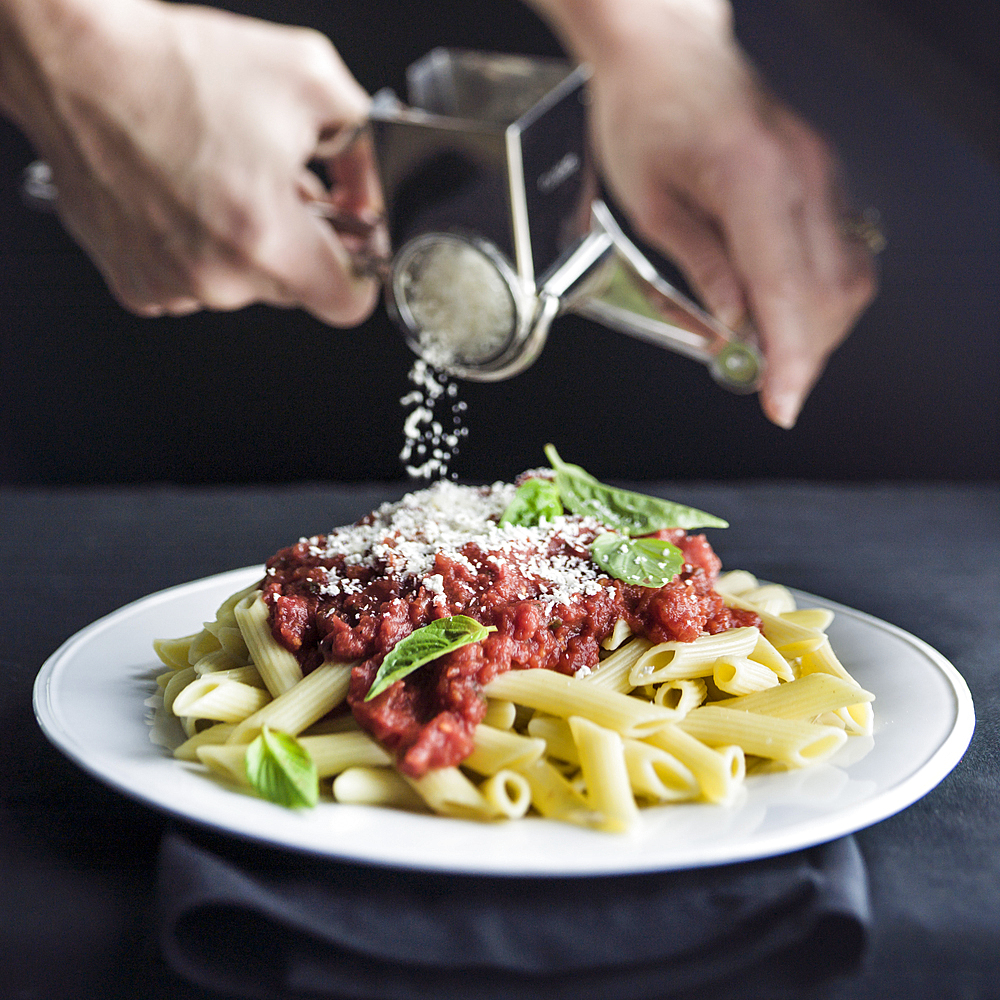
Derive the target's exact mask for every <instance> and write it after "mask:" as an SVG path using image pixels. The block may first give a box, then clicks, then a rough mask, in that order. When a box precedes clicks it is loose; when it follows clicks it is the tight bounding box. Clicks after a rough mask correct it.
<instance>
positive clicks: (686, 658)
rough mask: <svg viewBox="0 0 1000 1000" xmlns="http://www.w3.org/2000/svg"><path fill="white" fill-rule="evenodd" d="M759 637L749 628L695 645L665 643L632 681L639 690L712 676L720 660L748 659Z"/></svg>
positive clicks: (642, 660)
mask: <svg viewBox="0 0 1000 1000" xmlns="http://www.w3.org/2000/svg"><path fill="white" fill-rule="evenodd" d="M759 635H760V632H759V631H758V630H757V629H756V628H753V627H748V628H734V629H729V631H727V632H719V633H718V634H716V635H702V636H699V637H698V638H697V639H695V640H694V642H661V643H659V644H658V645H656V646H652V647H651V648H650V649H648V650H646V652H645V653H644V654H643V655H642V656H640V657H639V659H638V660H637V661H636V663H635V666H633V667H632V671H631V673H630V674H629V682H630V683H631V684H632V686H633V687H639V685H641V684H658V683H660V682H662V681H673V680H680V679H682V678H685V677H711V676H712V675H713V674H714V672H715V661H716V660H719V659H721V658H722V657H727V656H746V655H747V654H748V653H750V652H751V651H752V650H753V649H754V647H755V646H756V645H757V639H758V637H759Z"/></svg>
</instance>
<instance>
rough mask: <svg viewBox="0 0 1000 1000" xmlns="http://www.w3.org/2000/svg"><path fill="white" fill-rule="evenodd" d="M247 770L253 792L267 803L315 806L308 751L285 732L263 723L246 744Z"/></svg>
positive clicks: (316, 784)
mask: <svg viewBox="0 0 1000 1000" xmlns="http://www.w3.org/2000/svg"><path fill="white" fill-rule="evenodd" d="M246 772H247V779H248V780H249V782H250V784H251V785H252V786H253V788H254V791H256V792H257V794H258V795H259V796H260V797H261V798H264V799H267V800H268V801H269V802H276V803H277V804H278V805H279V806H289V807H293V808H294V807H297V806H314V805H316V800H317V798H318V797H319V779H318V778H317V776H316V765H315V764H314V763H313V759H312V757H310V756H309V751H308V750H306V749H305V747H303V746H302V744H301V743H300V742H299V741H298V740H297V739H296V738H295V737H294V736H289V735H288V733H280V732H276V731H275V730H272V729H270V728H269V727H268V726H264V728H263V729H262V730H261V733H260V736H258V737H257V739H255V740H254V741H253V742H252V743H251V744H250V745H249V746H248V747H247V755H246Z"/></svg>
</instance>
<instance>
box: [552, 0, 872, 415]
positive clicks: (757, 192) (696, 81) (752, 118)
mask: <svg viewBox="0 0 1000 1000" xmlns="http://www.w3.org/2000/svg"><path fill="white" fill-rule="evenodd" d="M533 2H534V3H535V5H536V6H537V7H538V8H539V10H540V11H541V12H542V13H543V14H547V15H548V16H549V17H550V19H551V20H552V21H553V22H554V24H555V26H556V28H557V30H560V32H561V33H562V34H563V36H564V38H565V39H566V41H567V43H568V45H569V47H570V48H571V49H572V50H573V52H574V54H575V55H576V56H577V57H578V58H580V59H581V60H584V61H587V62H589V63H590V64H591V66H592V67H593V77H592V79H591V96H592V106H591V130H592V141H593V143H594V146H595V153H596V155H597V158H598V161H599V165H600V167H601V169H602V173H603V176H604V177H605V179H606V181H607V182H608V184H609V186H610V188H611V190H612V192H613V194H614V195H615V197H616V199H617V200H618V202H619V203H620V204H621V206H622V207H623V208H624V209H625V211H626V212H627V213H628V215H629V218H630V220H631V221H632V223H633V225H634V226H635V228H636V231H637V232H638V233H639V235H640V236H642V237H643V238H644V239H645V240H647V241H648V242H649V243H651V244H652V245H653V246H655V247H656V248H657V249H659V250H661V251H662V252H663V253H664V254H665V255H666V256H667V257H668V258H670V259H671V260H673V261H674V262H675V263H676V264H677V265H678V266H679V267H680V269H681V270H682V271H683V272H684V274H685V277H686V278H687V279H688V280H689V282H690V284H691V285H692V287H693V289H694V290H695V292H696V293H697V294H698V295H699V297H700V298H701V299H702V301H703V302H704V304H705V306H706V307H707V308H708V309H709V310H710V311H711V312H712V313H714V314H715V315H716V316H717V317H718V318H719V319H720V320H721V321H722V322H723V323H725V324H726V325H727V326H729V327H731V328H733V329H739V328H740V327H741V326H743V324H744V323H746V322H747V321H750V322H752V323H753V325H754V326H756V328H757V330H758V332H759V336H760V340H761V346H762V348H763V351H764V355H765V358H766V361H767V372H766V376H765V381H764V384H763V387H762V389H761V403H762V405H763V408H764V411H765V413H766V414H767V416H768V417H769V418H770V419H771V420H772V421H774V422H775V423H776V424H779V425H781V426H782V427H791V426H792V425H793V424H794V423H795V420H796V417H797V415H798V413H799V410H800V408H801V406H802V403H803V401H804V400H805V398H806V396H807V394H808V393H809V390H810V389H811V388H812V386H813V384H814V382H815V381H816V379H817V378H818V377H819V375H820V373H821V372H822V370H823V367H824V365H825V363H826V360H827V358H828V357H829V355H830V353H831V352H832V351H833V349H834V348H835V347H836V346H837V345H838V344H839V343H840V342H841V341H842V340H843V339H844V338H845V337H846V336H847V334H848V332H849V331H850V329H851V327H852V326H853V325H854V323H855V321H856V320H857V319H858V317H859V316H860V315H861V313H862V312H863V311H864V309H865V308H866V307H867V305H868V304H869V302H870V301H871V299H872V297H873V296H874V293H875V273H874V267H873V264H872V258H871V253H870V252H869V250H868V248H867V246H866V245H865V243H864V242H863V241H861V240H858V239H857V238H852V237H851V236H850V235H848V234H847V233H845V225H844V224H845V220H846V213H847V206H846V204H845V198H844V194H843V190H842V188H841V185H840V183H839V179H838V166H837V161H836V159H835V157H834V155H833V153H832V151H831V149H830V148H829V146H828V145H827V143H826V142H825V141H824V140H823V139H822V138H820V137H819V136H818V135H817V134H816V133H815V132H814V131H813V130H812V129H810V128H809V127H808V126H807V125H806V124H805V123H804V122H803V121H802V120H801V119H799V118H798V117H797V116H796V115H795V114H794V113H793V112H792V111H791V110H789V109H788V108H787V107H785V106H784V105H782V104H781V103H780V102H779V101H778V100H777V99H776V98H775V97H774V96H773V95H772V94H770V93H769V92H768V91H767V89H766V87H765V86H764V85H763V84H762V82H761V80H760V79H759V78H758V76H757V75H756V73H755V72H754V70H753V68H752V67H751V66H750V65H749V63H748V62H747V60H746V58H745V57H744V55H743V54H742V52H741V51H740V49H739V47H738V45H737V44H736V41H735V39H734V36H733V32H732V25H731V10H730V8H729V5H728V3H726V2H724V0H533Z"/></svg>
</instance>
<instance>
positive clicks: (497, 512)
mask: <svg viewBox="0 0 1000 1000" xmlns="http://www.w3.org/2000/svg"><path fill="white" fill-rule="evenodd" d="M514 492H515V487H514V486H513V485H511V484H508V483H495V484H493V486H490V487H472V486H460V485H458V484H456V483H452V482H449V481H447V480H441V481H439V482H437V483H434V485H432V486H430V487H428V488H427V489H424V490H418V491H416V492H413V493H408V494H407V495H406V496H404V497H403V498H402V499H401V500H400V501H398V502H397V503H391V504H383V505H382V506H381V507H379V508H378V509H377V510H376V511H375V512H374V514H373V515H372V516H371V518H370V519H369V522H370V523H361V524H355V525H351V526H349V527H343V528H336V529H334V530H333V531H331V532H330V533H329V534H328V535H325V536H314V537H313V538H310V539H302V541H303V542H306V543H307V544H308V545H309V554H310V555H311V556H316V557H319V558H330V557H334V556H341V557H343V561H344V565H345V566H359V565H360V566H366V567H373V568H376V567H377V568H379V569H383V570H384V571H385V572H386V573H388V574H391V575H393V576H396V577H399V578H400V579H402V580H411V581H415V582H418V583H420V584H422V585H423V586H424V587H425V588H426V589H427V590H429V591H430V592H432V593H434V594H436V595H439V596H441V597H442V598H443V595H444V580H443V578H442V577H441V575H440V573H436V572H435V571H434V565H435V558H436V556H437V555H438V553H441V554H442V555H444V556H446V557H447V558H448V559H451V560H453V561H455V562H456V563H458V564H460V565H462V566H465V567H466V568H468V569H469V570H470V571H472V572H475V567H474V566H473V565H472V563H470V562H469V560H468V559H467V558H466V557H465V555H464V554H463V552H462V549H463V548H464V547H465V546H467V545H468V544H469V542H470V541H472V542H475V543H476V545H477V546H478V548H479V549H480V550H481V551H482V552H484V553H490V560H489V561H492V562H494V564H495V565H499V563H500V561H502V560H510V561H512V562H515V563H516V564H517V565H518V567H519V569H520V571H521V573H522V574H523V575H525V576H526V577H530V578H532V579H534V580H535V581H536V582H537V584H538V588H539V593H538V596H537V599H538V600H540V601H541V602H542V603H543V604H544V605H547V606H548V607H549V608H552V607H555V606H556V605H559V604H565V603H566V602H567V601H569V600H570V599H572V598H573V597H575V596H578V595H583V596H590V595H593V594H597V593H599V592H600V591H601V589H602V584H601V581H602V580H603V581H605V582H606V581H607V579H608V578H607V575H606V574H605V573H603V572H602V571H601V570H600V569H599V568H598V567H597V566H596V565H595V564H594V563H593V562H592V561H591V560H590V558H589V556H578V555H576V554H574V553H573V552H567V551H565V549H563V550H562V551H559V552H557V553H556V554H555V555H549V554H548V549H549V544H550V542H553V541H555V542H558V543H564V542H565V543H568V544H569V545H570V546H573V545H574V543H575V542H578V543H579V546H578V547H579V549H580V550H581V552H584V553H586V552H587V550H588V548H589V543H590V541H591V539H592V538H593V536H594V533H595V532H596V531H599V530H600V527H601V526H600V524H599V522H598V521H597V520H595V519H594V518H587V517H584V518H581V517H577V516H569V517H556V518H554V519H553V520H552V521H550V522H544V523H543V524H541V525H538V526H536V527H523V526H517V525H500V524H498V523H497V522H498V521H499V518H500V516H501V515H502V514H503V512H504V510H505V509H506V508H507V506H508V505H509V504H510V502H511V500H512V499H513V497H514ZM326 572H327V580H326V582H325V583H321V584H320V587H319V593H320V594H321V595H325V596H336V595H338V594H343V593H351V592H356V591H355V590H353V588H355V587H357V582H356V581H354V580H350V579H347V578H344V577H342V576H340V575H339V574H337V572H336V570H335V569H331V570H327V571H326ZM525 596H527V595H525Z"/></svg>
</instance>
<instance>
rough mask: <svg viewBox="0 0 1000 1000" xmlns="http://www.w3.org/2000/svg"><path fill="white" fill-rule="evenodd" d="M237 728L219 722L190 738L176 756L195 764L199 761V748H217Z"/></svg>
mask: <svg viewBox="0 0 1000 1000" xmlns="http://www.w3.org/2000/svg"><path fill="white" fill-rule="evenodd" d="M234 728H235V726H234V725H233V724H232V723H229V722H217V723H216V724H215V725H214V726H209V727H208V728H207V729H202V730H201V731H200V732H196V733H195V734H194V735H193V736H190V737H188V738H187V739H186V740H185V741H184V742H183V743H182V744H181V745H180V746H179V747H177V749H176V750H174V756H175V757H176V758H177V759H178V760H188V761H191V762H192V763H194V762H195V761H197V760H198V753H197V750H198V747H203V746H210V745H212V746H217V745H219V744H221V743H225V742H226V738H227V737H228V736H229V734H230V733H231V732H232V731H233V729H234Z"/></svg>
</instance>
